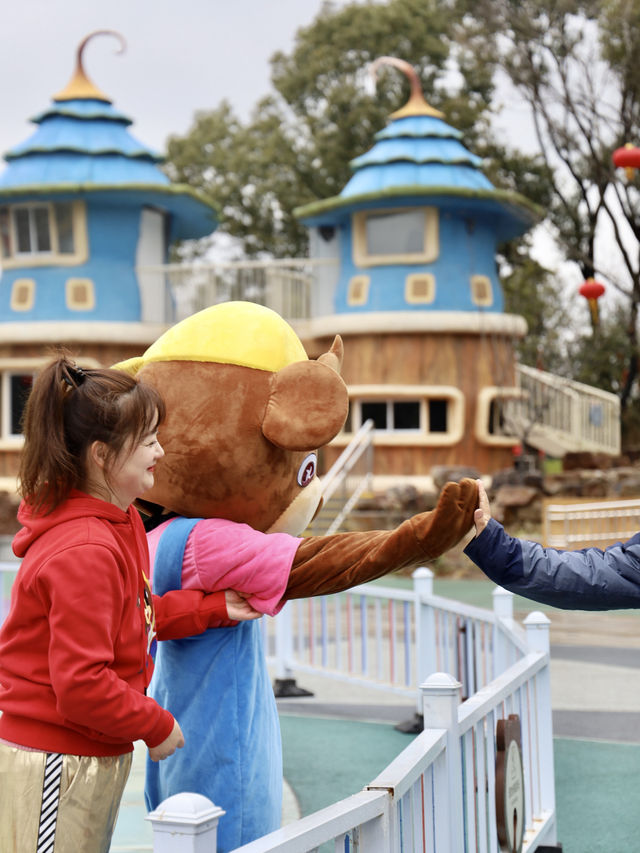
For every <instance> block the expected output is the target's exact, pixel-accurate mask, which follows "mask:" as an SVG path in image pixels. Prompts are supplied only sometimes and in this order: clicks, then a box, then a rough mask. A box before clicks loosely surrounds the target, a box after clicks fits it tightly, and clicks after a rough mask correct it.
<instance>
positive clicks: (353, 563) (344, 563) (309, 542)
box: [284, 479, 478, 599]
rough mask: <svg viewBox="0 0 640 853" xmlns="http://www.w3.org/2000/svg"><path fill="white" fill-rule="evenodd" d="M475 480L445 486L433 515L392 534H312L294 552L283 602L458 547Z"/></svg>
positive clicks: (468, 522) (469, 519)
mask: <svg viewBox="0 0 640 853" xmlns="http://www.w3.org/2000/svg"><path fill="white" fill-rule="evenodd" d="M477 506H478V486H477V484H476V481H475V480H470V479H464V480H461V481H460V482H459V483H447V484H446V485H445V486H444V488H443V489H442V492H441V493H440V497H439V499H438V503H437V505H436V507H435V509H433V510H432V511H431V512H423V513H420V514H419V515H416V516H414V517H413V518H410V519H408V520H407V521H404V522H403V523H402V524H401V525H400V526H399V527H397V528H396V529H395V530H378V531H367V532H362V533H336V534H334V535H333V536H310V537H309V538H307V539H304V540H303V541H302V543H301V545H300V547H299V548H298V551H297V553H296V556H295V559H294V562H293V567H292V569H291V574H290V575H289V583H288V586H287V590H286V592H285V595H284V598H285V599H291V598H307V597H309V596H314V595H327V594H328V593H334V592H342V591H343V590H345V589H349V588H350V587H352V586H357V585H358V584H361V583H365V582H366V581H371V580H374V579H375V578H379V577H381V576H382V575H385V574H387V573H388V572H390V571H394V570H397V569H405V568H408V567H410V566H417V565H419V564H420V563H424V562H428V561H429V560H433V559H435V558H436V557H439V556H440V555H441V554H443V553H444V552H445V551H447V550H448V549H449V548H452V547H453V546H454V545H456V544H457V543H458V542H459V541H460V540H461V539H462V537H463V536H465V534H466V533H468V532H469V530H470V529H471V527H472V525H473V513H474V510H475V509H476V508H477Z"/></svg>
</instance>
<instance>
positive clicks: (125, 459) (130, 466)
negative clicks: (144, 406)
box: [87, 429, 164, 512]
mask: <svg viewBox="0 0 640 853" xmlns="http://www.w3.org/2000/svg"><path fill="white" fill-rule="evenodd" d="M163 456H164V450H163V449H162V446H161V444H160V442H159V441H158V434H157V431H156V429H153V430H151V431H150V432H148V433H145V434H144V435H143V436H142V438H141V439H140V440H139V441H138V442H137V444H135V445H133V446H132V444H131V442H128V443H127V444H125V446H124V447H123V448H122V450H121V451H120V453H118V455H117V456H116V457H115V459H113V461H111V460H109V462H107V459H108V453H107V448H106V446H105V444H104V443H102V442H100V441H94V443H93V444H92V446H91V448H90V451H89V471H90V473H89V488H88V489H87V491H88V492H89V494H92V495H94V496H95V497H97V498H100V499H101V500H106V501H109V502H110V503H112V504H115V505H116V506H118V507H120V509H122V510H124V511H125V512H126V510H127V509H128V507H129V506H130V505H131V504H132V503H133V501H134V500H135V499H136V498H137V497H140V496H141V495H142V494H143V493H144V492H146V491H148V490H149V489H150V488H152V486H153V482H154V472H155V467H156V463H157V462H158V460H159V459H162V457H163Z"/></svg>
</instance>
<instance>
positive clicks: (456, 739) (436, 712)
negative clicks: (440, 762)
mask: <svg viewBox="0 0 640 853" xmlns="http://www.w3.org/2000/svg"><path fill="white" fill-rule="evenodd" d="M420 689H421V691H422V698H423V708H424V723H425V729H427V728H429V729H446V730H447V749H446V763H447V781H448V785H447V791H446V793H445V795H444V797H443V798H442V800H441V802H440V804H436V812H440V810H441V809H442V810H445V809H446V810H448V813H449V815H448V817H449V845H448V846H447V847H446V848H445V849H447V850H451V851H453V850H455V851H458V850H464V849H465V842H464V820H463V800H462V751H461V748H460V735H459V732H458V707H459V705H460V697H461V690H462V684H461V683H460V682H459V681H458V680H457V679H455V678H454V677H453V676H452V675H449V674H448V673H446V672H435V673H433V674H432V675H430V676H429V677H428V678H427V680H426V681H425V683H424V684H422V685H421V688H420ZM440 813H441V812H440Z"/></svg>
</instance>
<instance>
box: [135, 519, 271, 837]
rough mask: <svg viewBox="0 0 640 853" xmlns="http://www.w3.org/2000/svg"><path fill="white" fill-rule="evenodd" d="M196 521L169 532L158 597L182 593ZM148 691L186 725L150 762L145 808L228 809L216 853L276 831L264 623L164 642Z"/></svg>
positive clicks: (161, 552)
mask: <svg viewBox="0 0 640 853" xmlns="http://www.w3.org/2000/svg"><path fill="white" fill-rule="evenodd" d="M198 521H199V519H192V518H180V517H178V518H176V519H175V520H173V521H172V522H171V523H170V524H169V525H168V526H167V528H166V529H165V530H164V532H163V534H162V536H161V538H160V541H159V543H158V549H157V551H156V558H155V563H154V569H153V591H154V593H155V594H156V595H163V594H164V593H165V592H169V591H170V590H174V589H181V587H182V558H183V555H184V549H185V547H186V544H187V538H188V536H189V533H190V532H191V529H192V528H193V526H194V525H195V524H196V523H197V522H198ZM149 695H150V696H153V698H154V699H155V700H156V701H157V702H158V703H159V704H160V705H161V706H162V707H163V708H167V709H168V710H169V711H170V712H171V713H172V714H173V716H174V717H175V718H176V720H177V721H178V722H179V724H180V727H181V729H182V731H183V734H184V739H185V746H184V748H183V749H179V750H177V751H176V752H175V753H174V754H173V755H171V756H170V757H169V758H166V759H165V760H164V761H158V762H154V761H151V760H150V759H149V758H147V775H146V784H145V801H146V806H147V809H148V810H152V809H155V808H156V807H157V806H158V805H159V804H160V803H161V802H162V800H164V799H166V798H167V797H170V796H172V795H173V794H178V793H180V792H183V791H191V792H194V793H199V794H203V795H204V796H206V797H208V798H209V799H210V800H212V801H213V802H214V803H215V805H216V806H219V807H220V808H222V809H224V810H225V812H226V814H225V815H224V816H223V817H222V818H221V820H220V823H219V824H218V849H217V853H227V851H229V850H233V849H234V848H236V847H240V846H241V845H243V844H247V843H248V842H249V841H253V840H254V839H255V838H259V837H260V836H261V835H266V834H267V833H268V832H272V831H273V830H275V829H278V828H279V826H280V821H281V814H282V745H281V739H280V724H279V720H278V712H277V708H276V702H275V698H274V695H273V689H272V687H271V682H270V679H269V675H268V672H267V668H266V661H265V657H264V651H263V646H262V634H261V630H260V622H259V620H253V621H247V622H240V623H239V624H238V625H236V626H234V627H230V628H210V629H209V630H207V631H205V632H204V633H203V634H200V635H198V636H195V637H188V638H186V639H183V640H165V641H163V642H161V643H158V653H157V658H156V666H155V672H154V675H153V679H152V682H151V685H150V688H149Z"/></svg>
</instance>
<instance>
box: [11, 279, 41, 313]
mask: <svg viewBox="0 0 640 853" xmlns="http://www.w3.org/2000/svg"><path fill="white" fill-rule="evenodd" d="M35 298H36V283H35V281H34V280H33V279H32V278H17V279H16V280H15V281H14V282H13V285H12V287H11V310H12V311H31V309H32V308H33V303H34V302H35Z"/></svg>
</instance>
